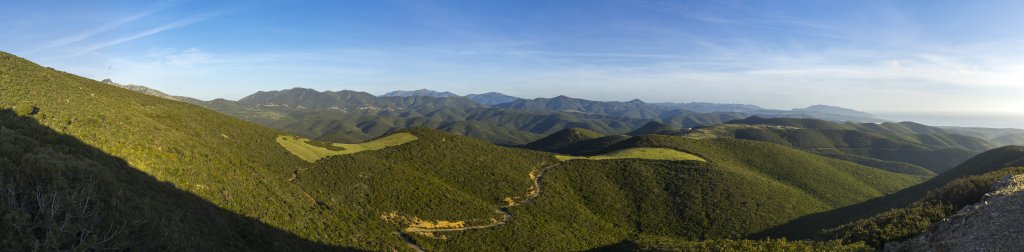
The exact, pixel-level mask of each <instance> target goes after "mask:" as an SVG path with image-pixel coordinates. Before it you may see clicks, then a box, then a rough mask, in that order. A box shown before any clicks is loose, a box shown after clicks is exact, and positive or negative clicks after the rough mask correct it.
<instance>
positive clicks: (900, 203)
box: [751, 146, 1024, 239]
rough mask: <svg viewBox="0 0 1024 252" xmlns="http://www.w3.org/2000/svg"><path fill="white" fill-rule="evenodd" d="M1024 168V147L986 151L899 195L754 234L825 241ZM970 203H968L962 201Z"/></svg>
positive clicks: (808, 216)
mask: <svg viewBox="0 0 1024 252" xmlns="http://www.w3.org/2000/svg"><path fill="white" fill-rule="evenodd" d="M1020 166H1024V147H1022V146H1004V147H1001V148H997V149H993V150H990V151H986V152H984V153H981V154H978V155H977V156H974V157H973V158H971V159H969V160H967V161H965V162H963V163H962V164H960V165H959V166H957V167H955V168H953V169H950V170H949V171H946V172H944V173H942V174H939V175H938V176H935V177H934V178H932V179H929V180H928V181H925V182H922V183H920V184H917V185H914V186H911V187H908V188H906V189H903V190H900V191H898V192H895V193H892V194H888V195H885V196H882V197H878V198H874V199H870V200H867V201H864V202H861V203H857V204H854V205H850V206H846V207H842V208H837V209H833V210H829V211H825V212H820V213H815V214H810V215H806V216H803V217H800V218H797V219H795V220H792V221H790V222H788V223H786V224H783V225H779V226H776V227H773V228H771V229H768V230H765V231H762V232H760V233H758V234H754V235H752V236H751V238H766V237H786V238H789V239H821V238H823V237H821V231H822V230H824V229H826V228H833V227H837V226H839V225H842V224H846V223H849V222H852V221H855V220H858V219H862V218H867V217H869V216H872V215H875V214H878V213H881V212H883V211H886V210H890V209H893V208H898V207H905V206H907V205H910V204H911V203H912V202H914V201H917V200H919V199H921V198H923V197H924V196H925V195H926V194H927V193H928V191H929V190H932V189H935V188H939V187H941V186H943V185H945V184H946V183H949V182H950V181H953V180H954V179H957V178H963V177H967V176H973V175H980V174H984V173H986V172H990V171H994V170H998V169H1000V168H1005V167H1020ZM961 203H962V204H967V202H961Z"/></svg>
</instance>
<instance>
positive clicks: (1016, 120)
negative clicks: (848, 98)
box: [872, 112, 1024, 129]
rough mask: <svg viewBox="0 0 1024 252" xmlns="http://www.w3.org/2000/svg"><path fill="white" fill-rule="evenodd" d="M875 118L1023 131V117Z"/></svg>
mask: <svg viewBox="0 0 1024 252" xmlns="http://www.w3.org/2000/svg"><path fill="white" fill-rule="evenodd" d="M872 114H874V115H875V117H878V118H882V119H886V120H892V121H897V122H902V121H911V122H916V123H920V124H925V125H929V126H959V127H983V128H1017V129H1024V115H994V114H987V115H984V114H959V113H948V114H945V113H897V112H887V113H872Z"/></svg>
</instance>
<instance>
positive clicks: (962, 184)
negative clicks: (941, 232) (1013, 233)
mask: <svg viewBox="0 0 1024 252" xmlns="http://www.w3.org/2000/svg"><path fill="white" fill-rule="evenodd" d="M1016 174H1024V168H1021V167H1015V168H1005V169H1000V170H996V171H991V172H987V173H984V174H981V175H975V176H969V177H964V178H958V179H956V180H953V181H950V182H949V183H947V184H945V185H943V186H942V187H939V188H936V189H932V190H930V191H928V194H926V195H925V197H924V198H922V199H920V200H917V201H915V202H914V203H911V204H910V205H909V206H906V207H901V208H896V209H892V210H888V211H885V212H882V213H879V214H877V215H874V216H871V217H868V218H865V219H861V220H857V221H854V222H852V223H849V224H846V225H843V226H840V227H837V228H834V229H829V230H825V231H824V235H825V237H826V238H833V239H841V240H845V241H861V242H866V243H867V244H871V245H873V246H878V247H880V246H881V245H883V244H885V243H886V242H889V241H901V240H905V239H908V238H910V237H912V236H915V235H918V234H921V233H923V232H925V231H928V230H929V228H930V227H931V226H932V225H933V224H934V223H936V222H939V221H941V220H943V219H945V218H947V217H949V216H951V215H953V214H955V213H956V211H957V210H959V209H960V208H963V207H964V206H967V205H970V204H974V203H976V202H978V201H980V200H981V199H982V197H983V196H984V195H985V193H988V192H989V190H990V188H992V184H994V183H995V182H997V181H998V180H999V179H1002V178H1004V177H1006V176H1007V175H1016Z"/></svg>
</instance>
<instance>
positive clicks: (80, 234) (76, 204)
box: [0, 110, 351, 251]
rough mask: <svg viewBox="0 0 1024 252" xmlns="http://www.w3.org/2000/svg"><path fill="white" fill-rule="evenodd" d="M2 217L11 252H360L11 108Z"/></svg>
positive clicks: (3, 152) (3, 124)
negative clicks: (237, 208) (242, 210)
mask: <svg viewBox="0 0 1024 252" xmlns="http://www.w3.org/2000/svg"><path fill="white" fill-rule="evenodd" d="M27 113H28V114H29V115H31V114H32V113H33V112H32V111H28V112H27ZM196 168H197V169H201V167H196ZM0 219H2V221H3V222H4V226H5V227H4V228H2V229H0V250H3V251H27V250H46V251H54V250H62V251H63V250H73V251H82V250H86V251H88V250H92V251H96V250H135V251H346V250H351V249H349V248H342V247H332V246H328V245H325V244H321V243H317V242H313V241H308V240H305V239H302V238H300V237H298V236H296V235H294V234H292V233H289V232H286V231H283V230H279V229H277V228H274V227H272V226H269V225H267V224H264V223H262V222H260V221H258V220H256V219H253V218H249V217H245V216H241V215H238V214H236V213H233V212H230V211H227V210H224V209H221V208H219V207H217V206H216V205H213V204H211V203H209V202H207V201H205V200H203V199H202V198H200V197H198V196H195V195H193V194H191V193H188V192H185V191H181V190H178V189H176V188H175V186H174V185H173V184H171V183H167V182H161V181H158V180H157V179H155V178H153V177H151V176H149V175H147V174H145V173H143V172H141V171H139V170H137V169H135V168H133V167H132V166H131V165H129V164H128V163H127V162H126V161H124V160H122V159H120V158H118V157H114V156H111V155H108V154H106V153H104V152H103V151H101V150H99V149H97V148H95V147H92V146H89V145H87V144H85V143H83V142H81V141H79V140H78V139H77V138H75V137H72V136H68V135H65V134H61V133H59V132H56V131H53V130H51V129H50V128H48V127H46V126H43V125H40V124H39V123H38V122H37V121H36V120H35V119H34V118H32V117H22V116H18V115H17V114H16V113H14V112H13V111H11V110H0Z"/></svg>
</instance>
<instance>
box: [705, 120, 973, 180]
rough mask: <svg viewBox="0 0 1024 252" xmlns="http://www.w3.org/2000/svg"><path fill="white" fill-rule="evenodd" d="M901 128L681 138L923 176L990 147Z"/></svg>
mask: <svg viewBox="0 0 1024 252" xmlns="http://www.w3.org/2000/svg"><path fill="white" fill-rule="evenodd" d="M742 123H749V124H742ZM907 125H915V124H910V123H902V124H892V123H883V124H851V123H848V124H837V123H832V122H827V121H822V120H815V119H792V118H771V119H765V118H758V117H751V118H748V119H744V120H737V121H732V122H730V123H729V124H722V125H715V126H709V127H702V128H697V129H694V130H692V131H690V132H687V133H686V134H685V135H686V136H687V137H692V138H702V139H703V138H735V139H747V140H756V141H764V142H771V143H776V144H781V145H785V146H788V147H793V148H797V149H801V150H805V151H808V152H812V153H816V154H821V155H824V156H828V157H832V158H839V159H843V160H847V161H851V162H856V163H859V164H863V165H868V166H872V167H877V168H882V169H887V170H890V171H897V172H902V173H907V174H915V175H924V176H929V175H934V174H937V173H942V172H944V171H946V170H948V169H950V168H953V167H955V166H956V165H958V164H960V163H962V162H963V161H965V160H967V159H968V158H970V157H972V156H974V155H975V154H977V153H978V152H980V151H984V150H988V148H989V146H991V145H989V143H987V142H984V141H983V140H980V139H977V138H972V137H967V136H961V135H956V134H949V133H941V131H942V129H938V128H924V129H921V128H919V127H916V126H915V128H916V129H917V130H918V132H928V131H939V132H940V133H929V134H916V133H915V132H914V131H912V130H910V129H908V128H907ZM897 126H899V127H897ZM920 126H923V125H920ZM923 127H927V126H923Z"/></svg>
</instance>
